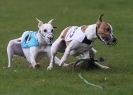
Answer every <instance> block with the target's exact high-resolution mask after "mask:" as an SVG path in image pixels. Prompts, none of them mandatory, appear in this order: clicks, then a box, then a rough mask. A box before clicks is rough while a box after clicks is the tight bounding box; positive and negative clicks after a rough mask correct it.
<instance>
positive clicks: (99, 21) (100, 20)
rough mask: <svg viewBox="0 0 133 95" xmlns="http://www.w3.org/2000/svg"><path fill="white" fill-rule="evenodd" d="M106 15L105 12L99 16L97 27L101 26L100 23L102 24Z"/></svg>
mask: <svg viewBox="0 0 133 95" xmlns="http://www.w3.org/2000/svg"><path fill="white" fill-rule="evenodd" d="M103 16H104V14H101V15H100V16H99V17H98V20H97V22H96V24H97V27H100V24H101V22H102V21H103V20H102V17H103Z"/></svg>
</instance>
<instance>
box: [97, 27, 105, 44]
mask: <svg viewBox="0 0 133 95" xmlns="http://www.w3.org/2000/svg"><path fill="white" fill-rule="evenodd" d="M96 36H97V38H98V39H99V40H100V41H102V42H103V40H102V39H101V37H100V36H99V35H98V33H97V27H96Z"/></svg>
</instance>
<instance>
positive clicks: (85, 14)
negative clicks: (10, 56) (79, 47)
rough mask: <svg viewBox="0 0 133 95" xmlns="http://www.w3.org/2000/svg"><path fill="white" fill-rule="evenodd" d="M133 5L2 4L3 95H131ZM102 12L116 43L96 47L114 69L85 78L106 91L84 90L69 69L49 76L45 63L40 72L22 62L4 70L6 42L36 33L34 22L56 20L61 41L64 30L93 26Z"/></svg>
mask: <svg viewBox="0 0 133 95" xmlns="http://www.w3.org/2000/svg"><path fill="white" fill-rule="evenodd" d="M132 4H133V1H132V0H126V1H125V0H0V50H1V51H0V95H133V63H132V61H133V59H132V58H133V52H132V49H133V44H132V41H133V37H132V35H133V31H132V30H133V27H132V26H133V12H132V10H133V6H132ZM101 13H104V14H105V17H104V19H105V20H107V21H108V22H110V23H111V24H112V26H113V28H114V33H115V35H116V36H117V38H118V44H117V46H115V47H112V48H109V47H107V46H105V45H103V44H102V43H101V42H100V41H98V40H97V41H96V43H95V48H96V49H97V50H98V53H97V56H98V57H99V56H102V57H104V58H105V62H106V63H107V64H110V65H111V66H112V68H111V69H110V70H98V69H94V70H89V71H81V73H82V75H83V76H84V77H85V78H86V79H87V80H88V81H89V82H92V83H95V84H98V85H101V86H104V89H103V90H101V89H98V88H96V87H92V86H89V85H86V84H85V83H84V82H83V81H82V80H81V79H80V78H79V77H78V74H79V72H74V71H72V70H71V69H70V68H67V69H63V68H59V67H56V68H54V69H53V70H52V71H47V70H46V68H47V66H48V63H49V62H48V61H47V59H46V58H45V59H44V60H45V62H44V61H43V60H42V64H45V65H43V67H42V68H41V69H37V70H32V69H31V68H29V67H28V65H27V63H26V61H25V59H23V58H21V57H15V59H14V61H13V63H14V64H13V67H12V68H11V69H3V67H5V66H7V55H6V46H7V44H8V41H9V40H11V39H14V38H16V37H19V36H21V34H22V33H23V31H25V30H37V22H36V20H35V18H36V17H37V18H39V19H41V20H43V21H44V22H47V21H49V20H50V19H52V18H54V19H55V21H54V25H55V26H57V27H58V28H57V29H56V30H55V38H57V36H58V35H59V33H60V31H61V30H62V29H63V28H65V27H66V26H68V25H83V24H91V23H95V22H96V19H97V17H98V16H99V14H101ZM72 60H73V59H72V58H69V62H71V61H72ZM105 78H106V79H105Z"/></svg>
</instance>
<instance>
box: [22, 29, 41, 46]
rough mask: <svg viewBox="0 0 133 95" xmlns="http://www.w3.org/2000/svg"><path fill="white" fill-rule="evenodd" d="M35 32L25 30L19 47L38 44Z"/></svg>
mask: <svg viewBox="0 0 133 95" xmlns="http://www.w3.org/2000/svg"><path fill="white" fill-rule="evenodd" d="M36 33H37V32H33V31H27V32H26V33H25V34H24V35H23V38H22V41H21V47H22V48H30V47H33V46H36V47H37V46H39V42H38V40H37V38H36Z"/></svg>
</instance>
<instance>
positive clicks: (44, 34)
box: [7, 19, 60, 68]
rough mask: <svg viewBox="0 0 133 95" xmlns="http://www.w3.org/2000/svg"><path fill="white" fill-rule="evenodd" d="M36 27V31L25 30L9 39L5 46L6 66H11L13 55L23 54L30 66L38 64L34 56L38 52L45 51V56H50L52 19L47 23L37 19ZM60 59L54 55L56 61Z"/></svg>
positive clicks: (37, 54) (36, 55)
mask: <svg viewBox="0 0 133 95" xmlns="http://www.w3.org/2000/svg"><path fill="white" fill-rule="evenodd" d="M37 21H38V22H39V23H38V28H39V30H38V31H37V32H33V31H26V32H24V33H23V34H22V37H21V38H17V39H13V40H10V41H9V43H8V46H7V55H8V68H9V67H11V62H12V59H13V56H14V55H19V56H23V57H25V58H26V59H27V61H28V62H29V63H31V65H32V67H33V68H35V67H37V66H39V65H38V64H37V62H36V58H37V57H38V56H40V55H39V54H40V53H45V54H46V55H47V57H48V58H49V60H50V58H51V53H50V49H51V44H52V43H53V37H54V36H53V29H54V27H53V25H52V21H53V19H52V20H50V21H49V22H48V23H43V22H42V21H40V20H39V19H37ZM59 62H60V60H59V59H58V58H57V57H56V63H59Z"/></svg>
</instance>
